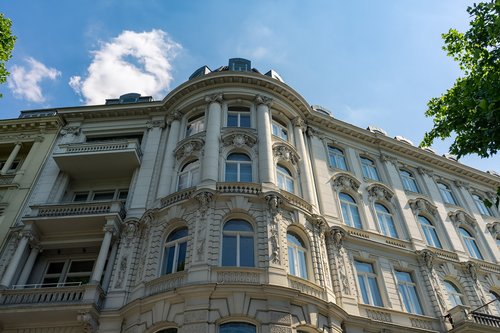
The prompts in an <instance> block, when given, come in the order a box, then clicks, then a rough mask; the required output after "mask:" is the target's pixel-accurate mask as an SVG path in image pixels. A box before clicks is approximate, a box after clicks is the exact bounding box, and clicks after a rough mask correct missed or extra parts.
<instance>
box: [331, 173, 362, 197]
mask: <svg viewBox="0 0 500 333" xmlns="http://www.w3.org/2000/svg"><path fill="white" fill-rule="evenodd" d="M332 179H333V182H332V186H333V187H334V188H335V190H337V191H340V190H349V191H354V192H357V191H358V189H359V186H360V185H361V182H360V181H359V180H357V179H356V178H354V177H353V176H352V175H350V174H348V173H345V172H340V173H337V174H335V175H334V176H333V177H332Z"/></svg>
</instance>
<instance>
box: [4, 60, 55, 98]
mask: <svg viewBox="0 0 500 333" xmlns="http://www.w3.org/2000/svg"><path fill="white" fill-rule="evenodd" d="M26 62H27V63H28V66H27V67H24V66H17V65H14V66H12V69H11V73H10V76H9V78H8V85H9V88H10V89H11V90H12V92H13V93H14V96H15V97H17V98H25V99H27V100H29V101H31V102H37V103H42V102H45V96H44V95H43V93H42V87H41V86H40V83H41V81H42V80H44V79H49V80H55V79H56V78H57V77H58V76H60V75H61V72H60V71H58V70H57V69H55V68H48V67H47V66H45V65H44V64H42V63H41V62H39V61H37V60H36V59H34V58H31V57H29V58H26Z"/></svg>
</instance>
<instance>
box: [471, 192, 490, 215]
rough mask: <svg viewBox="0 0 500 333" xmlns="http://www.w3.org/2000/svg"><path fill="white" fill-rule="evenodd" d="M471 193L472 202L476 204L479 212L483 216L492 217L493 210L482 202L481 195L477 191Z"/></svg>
mask: <svg viewBox="0 0 500 333" xmlns="http://www.w3.org/2000/svg"><path fill="white" fill-rule="evenodd" d="M471 195H472V200H474V203H475V204H476V208H477V210H478V211H479V213H480V214H481V215H483V216H490V217H493V212H492V211H491V209H490V208H489V207H487V206H486V205H485V204H484V199H483V197H482V196H480V195H479V194H477V193H472V194H471Z"/></svg>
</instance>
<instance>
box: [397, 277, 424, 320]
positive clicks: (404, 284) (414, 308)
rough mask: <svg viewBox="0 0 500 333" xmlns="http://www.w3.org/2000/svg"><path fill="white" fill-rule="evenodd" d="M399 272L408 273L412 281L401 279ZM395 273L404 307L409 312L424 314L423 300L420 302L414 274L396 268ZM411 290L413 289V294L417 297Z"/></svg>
mask: <svg viewBox="0 0 500 333" xmlns="http://www.w3.org/2000/svg"><path fill="white" fill-rule="evenodd" d="M398 273H399V274H405V275H407V276H408V277H409V279H410V281H407V280H401V279H400V278H399V276H398ZM395 275H396V281H397V283H398V292H399V297H400V298H401V303H402V306H403V308H404V309H405V310H406V312H408V313H414V314H418V315H423V314H424V312H423V308H422V302H420V298H419V296H418V291H417V284H416V283H415V281H414V279H413V276H412V274H411V273H409V272H405V271H399V270H396V271H395ZM401 289H403V290H401ZM411 290H412V291H413V295H415V298H416V299H414V298H413V297H412V292H411ZM408 307H409V309H408Z"/></svg>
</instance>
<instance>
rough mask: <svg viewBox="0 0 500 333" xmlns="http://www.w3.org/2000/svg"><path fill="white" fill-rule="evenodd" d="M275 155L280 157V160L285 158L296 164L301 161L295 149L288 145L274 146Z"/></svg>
mask: <svg viewBox="0 0 500 333" xmlns="http://www.w3.org/2000/svg"><path fill="white" fill-rule="evenodd" d="M273 153H274V156H275V157H277V158H278V160H285V161H288V162H290V163H292V164H293V165H296V164H297V163H298V162H299V157H298V156H297V154H296V153H295V152H294V151H293V149H292V148H290V147H288V146H286V145H283V144H281V145H277V146H274V147H273Z"/></svg>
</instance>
